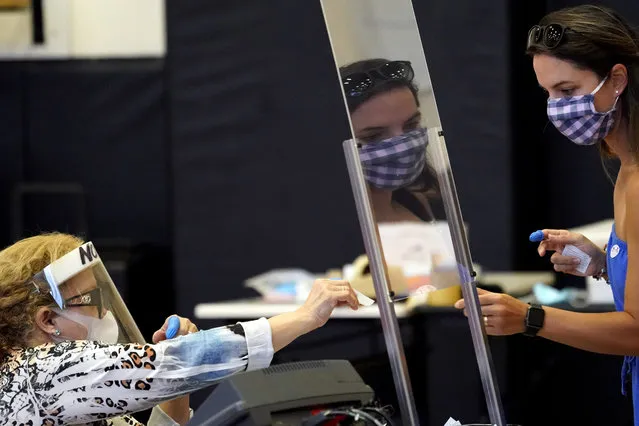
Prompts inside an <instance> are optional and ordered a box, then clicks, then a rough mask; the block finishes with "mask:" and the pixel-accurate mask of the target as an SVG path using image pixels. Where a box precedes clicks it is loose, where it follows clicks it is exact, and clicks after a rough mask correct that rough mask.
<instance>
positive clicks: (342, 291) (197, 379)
mask: <svg viewBox="0 0 639 426" xmlns="http://www.w3.org/2000/svg"><path fill="white" fill-rule="evenodd" d="M148 285H150V284H148ZM203 285H208V283H203ZM340 304H347V305H349V306H351V308H352V309H357V306H358V302H357V296H356V295H355V293H354V292H353V290H352V289H351V287H350V285H349V284H348V283H347V282H345V281H328V280H318V281H317V282H315V284H314V286H313V289H312V291H311V293H310V295H309V297H308V299H307V300H306V302H305V303H304V304H303V305H302V306H301V307H300V308H299V309H297V310H296V311H294V312H290V313H286V314H282V315H278V316H275V317H273V318H269V319H265V318H261V319H258V320H255V321H249V322H245V323H238V324H235V325H231V326H228V327H221V328H215V329H210V330H205V331H198V330H197V328H196V327H195V326H194V325H193V324H192V323H191V322H190V321H189V320H187V319H185V318H181V319H180V324H179V327H178V330H177V334H178V337H176V338H174V339H167V326H168V320H167V323H165V324H164V326H163V327H162V328H161V329H160V330H158V331H157V332H156V333H155V334H154V336H153V341H154V344H145V343H144V341H143V338H142V336H141V335H140V333H139V331H138V330H137V327H136V326H135V322H134V321H133V320H132V318H131V316H130V314H129V312H128V309H127V308H126V305H124V303H123V302H122V299H121V298H120V296H119V294H118V292H117V290H116V289H115V286H114V285H113V282H112V281H111V279H110V277H109V274H108V273H107V272H106V270H105V269H104V266H103V264H102V262H101V260H100V257H99V255H98V253H97V251H96V250H95V248H94V246H93V245H92V244H91V243H84V242H83V241H81V240H80V239H78V238H76V237H74V236H71V235H66V234H58V233H54V234H46V235H40V236H36V237H31V238H27V239H24V240H21V241H19V242H17V243H15V244H14V245H12V246H10V247H8V248H6V249H4V250H3V251H1V252H0V425H18V424H24V425H41V424H42V425H59V424H93V425H101V426H102V425H139V423H138V422H137V421H135V420H134V419H133V418H132V417H130V416H128V415H127V414H128V413H132V412H136V411H141V410H146V409H149V408H152V407H153V411H152V414H151V418H150V420H149V425H154V426H158V425H176V424H185V423H186V422H187V421H188V419H189V411H190V410H189V408H188V399H185V395H187V394H188V393H190V392H193V391H195V390H198V389H201V388H204V387H206V386H208V385H210V384H212V383H214V382H215V381H217V380H220V379H222V378H224V377H226V376H229V375H231V374H234V373H238V372H241V371H246V370H251V369H259V368H263V367H266V366H268V365H269V364H270V362H271V359H272V356H273V353H274V352H275V351H277V350H279V349H281V348H283V347H284V346H286V345H288V344H289V343H290V342H292V341H293V340H294V339H296V338H297V337H299V336H301V335H303V334H305V333H308V332H310V331H312V330H314V329H315V328H318V327H320V326H322V325H323V324H325V323H326V321H327V320H328V318H329V316H330V314H331V312H332V311H333V309H334V308H335V307H336V306H338V305H340Z"/></svg>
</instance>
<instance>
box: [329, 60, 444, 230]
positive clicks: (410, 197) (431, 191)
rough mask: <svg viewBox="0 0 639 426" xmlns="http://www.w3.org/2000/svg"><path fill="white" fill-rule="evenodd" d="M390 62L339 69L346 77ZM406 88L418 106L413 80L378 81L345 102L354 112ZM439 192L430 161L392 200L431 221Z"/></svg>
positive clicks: (376, 62)
mask: <svg viewBox="0 0 639 426" xmlns="http://www.w3.org/2000/svg"><path fill="white" fill-rule="evenodd" d="M388 62H390V60H389V59H383V58H376V59H366V60H363V61H357V62H354V63H351V64H349V65H346V66H343V67H341V68H340V69H339V72H340V76H341V78H344V77H346V76H348V75H351V74H355V73H360V72H368V71H371V70H373V69H376V68H379V67H381V66H382V65H384V64H386V63H388ZM404 87H405V88H407V89H408V90H410V92H411V93H412V94H413V96H414V97H415V103H416V104H417V106H418V107H419V98H418V96H417V93H418V91H419V89H418V87H417V85H416V84H415V82H414V81H413V80H410V81H409V80H386V81H382V82H379V83H378V84H376V85H375V86H373V87H372V88H371V89H369V90H367V91H366V92H365V93H363V94H361V95H359V96H352V97H349V96H347V97H346V103H347V105H348V111H349V112H350V113H351V114H352V113H353V112H354V111H355V110H356V109H357V108H359V107H360V106H361V105H363V104H364V103H366V102H367V101H369V100H370V99H372V98H374V97H375V96H378V95H380V94H382V93H388V92H390V91H392V90H395V89H398V88H404ZM416 192H419V193H422V194H424V195H425V196H426V197H427V199H424V200H423V201H422V200H420V199H419V198H418V197H416V196H415V194H414V193H416ZM438 195H439V185H438V182H437V176H436V175H435V173H434V171H433V169H432V168H431V166H430V165H429V163H428V161H427V162H426V165H425V166H424V170H423V171H422V173H421V175H420V176H419V177H418V178H417V179H416V180H415V182H413V183H412V184H411V185H410V186H408V187H405V188H400V189H397V190H395V191H393V195H392V201H393V202H394V203H397V204H399V205H401V206H402V207H404V208H405V209H407V210H409V211H410V212H411V213H413V214H414V215H415V216H417V217H418V218H420V219H421V220H424V221H429V220H431V219H435V217H434V215H433V213H432V210H431V208H430V205H429V203H428V199H434V198H437V197H438Z"/></svg>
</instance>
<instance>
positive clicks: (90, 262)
mask: <svg viewBox="0 0 639 426" xmlns="http://www.w3.org/2000/svg"><path fill="white" fill-rule="evenodd" d="M32 283H33V285H34V286H35V288H36V291H38V292H40V293H43V294H49V295H50V296H51V298H52V299H53V302H54V303H53V304H52V308H53V310H54V311H55V312H56V313H57V314H58V318H56V319H54V322H55V325H56V332H55V333H54V336H53V338H54V339H55V340H59V341H64V340H91V341H100V342H104V343H111V344H113V343H145V341H144V338H143V337H142V333H140V330H139V329H138V326H137V324H136V323H135V321H134V320H133V317H132V316H131V313H130V312H129V310H128V308H127V307H126V305H125V303H124V301H123V300H122V297H121V296H120V293H119V292H118V289H117V288H116V286H115V284H114V283H113V280H111V277H110V276H109V273H108V272H107V270H106V268H105V267H104V264H103V263H102V260H101V259H100V256H99V255H98V252H97V251H96V249H95V247H94V246H93V243H91V242H87V243H85V244H84V245H82V246H80V247H78V248H77V249H75V250H73V251H71V252H69V253H67V254H66V255H64V256H62V257H61V258H60V259H58V260H56V261H55V262H53V263H51V264H50V265H48V266H47V267H46V268H44V269H43V270H42V271H40V272H38V273H37V274H36V275H34V276H33V278H32Z"/></svg>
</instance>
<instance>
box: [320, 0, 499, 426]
mask: <svg viewBox="0 0 639 426" xmlns="http://www.w3.org/2000/svg"><path fill="white" fill-rule="evenodd" d="M321 3H322V9H323V12H324V17H325V21H326V25H327V30H328V33H329V37H330V40H331V46H332V49H333V55H334V58H335V63H336V66H337V68H338V75H339V79H340V84H341V87H342V92H343V95H344V101H345V107H346V109H347V111H348V116H349V122H350V127H351V134H350V135H347V136H346V137H345V139H346V141H345V142H344V150H345V153H346V158H347V162H348V165H349V173H350V176H351V183H352V186H353V193H354V196H355V201H356V204H357V208H358V214H359V218H360V225H361V227H362V233H363V237H364V240H365V243H366V251H367V256H363V257H362V259H360V263H362V262H363V263H365V264H366V265H365V266H367V267H368V268H359V270H365V269H366V270H370V279H369V280H368V285H367V284H366V283H367V281H366V280H361V279H360V280H354V281H352V282H353V283H355V284H354V286H356V284H357V283H363V284H361V285H360V287H359V288H358V290H360V291H362V292H364V293H365V294H367V295H369V296H371V297H375V298H376V299H377V301H378V305H379V309H380V314H381V316H382V325H383V327H384V335H385V338H386V345H387V348H388V352H389V357H390V361H391V367H392V368H393V376H394V379H395V386H396V389H397V393H398V397H399V401H400V405H401V407H400V408H401V411H402V417H403V420H404V423H405V424H418V419H417V414H416V410H415V403H414V401H413V397H412V392H411V384H410V379H409V377H408V374H407V369H406V362H405V358H404V353H403V345H402V342H401V337H400V335H399V332H398V324H397V319H396V316H395V312H394V308H393V304H392V302H393V301H397V300H399V299H407V300H406V302H405V303H408V304H413V305H414V304H425V305H436V306H452V305H453V304H454V302H455V301H457V300H458V299H459V298H461V297H462V296H463V297H464V298H465V299H466V300H467V310H468V317H469V324H470V328H471V334H472V337H473V344H474V347H475V352H476V356H477V361H478V365H479V369H480V373H481V377H482V382H483V385H484V391H485V394H486V401H487V405H488V411H489V415H490V418H491V422H492V423H493V424H496V425H500V426H501V425H506V423H505V420H504V415H503V409H502V404H501V399H500V396H499V391H498V388H497V383H496V379H495V375H494V369H493V367H492V358H491V355H490V350H489V347H488V344H487V340H486V333H485V330H484V327H483V322H482V317H481V313H480V309H479V301H478V298H477V291H476V289H475V282H474V276H475V272H474V267H473V264H472V260H471V256H470V250H469V248H468V242H467V237H466V229H465V226H464V225H463V220H462V216H461V212H460V210H459V203H458V200H457V194H456V190H455V185H454V181H453V176H452V170H451V167H450V162H449V160H448V154H447V151H446V145H445V142H444V137H443V136H444V134H443V131H442V126H441V122H440V119H439V113H438V111H437V104H436V102H435V96H434V91H433V88H432V85H431V80H430V76H429V73H428V66H427V64H426V58H425V55H424V52H423V48H422V43H421V39H420V35H419V29H418V26H417V22H416V19H415V14H414V11H413V6H412V3H411V1H410V0H393V1H392V2H391V1H388V0H348V1H344V0H321Z"/></svg>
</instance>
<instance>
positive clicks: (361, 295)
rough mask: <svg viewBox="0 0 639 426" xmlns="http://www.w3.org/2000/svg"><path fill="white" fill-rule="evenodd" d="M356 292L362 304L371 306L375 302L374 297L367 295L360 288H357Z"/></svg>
mask: <svg viewBox="0 0 639 426" xmlns="http://www.w3.org/2000/svg"><path fill="white" fill-rule="evenodd" d="M353 290H355V289H353ZM355 294H356V295H357V301H358V302H359V304H360V305H362V306H371V305H372V304H373V303H375V301H374V300H373V299H371V298H370V297H368V296H366V295H365V294H364V293H362V292H360V291H359V290H355Z"/></svg>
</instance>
